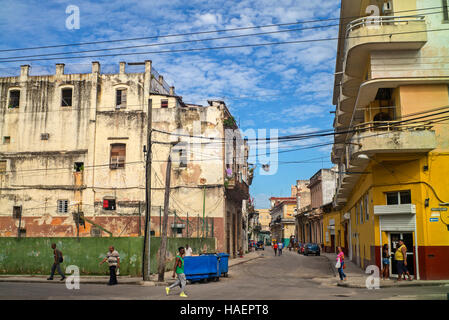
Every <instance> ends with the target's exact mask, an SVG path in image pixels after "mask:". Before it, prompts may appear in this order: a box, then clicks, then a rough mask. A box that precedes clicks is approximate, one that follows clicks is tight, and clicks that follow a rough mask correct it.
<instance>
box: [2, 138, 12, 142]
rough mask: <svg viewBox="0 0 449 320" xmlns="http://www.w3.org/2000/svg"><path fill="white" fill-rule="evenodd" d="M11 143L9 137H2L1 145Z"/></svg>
mask: <svg viewBox="0 0 449 320" xmlns="http://www.w3.org/2000/svg"><path fill="white" fill-rule="evenodd" d="M10 143H11V137H3V144H10Z"/></svg>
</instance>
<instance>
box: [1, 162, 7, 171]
mask: <svg viewBox="0 0 449 320" xmlns="http://www.w3.org/2000/svg"><path fill="white" fill-rule="evenodd" d="M5 172H6V160H0V173H5Z"/></svg>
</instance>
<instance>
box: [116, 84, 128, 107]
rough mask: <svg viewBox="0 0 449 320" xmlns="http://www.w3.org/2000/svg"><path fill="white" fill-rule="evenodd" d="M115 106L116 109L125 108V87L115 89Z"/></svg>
mask: <svg viewBox="0 0 449 320" xmlns="http://www.w3.org/2000/svg"><path fill="white" fill-rule="evenodd" d="M115 107H116V108H117V109H121V108H126V89H117V90H116V91H115Z"/></svg>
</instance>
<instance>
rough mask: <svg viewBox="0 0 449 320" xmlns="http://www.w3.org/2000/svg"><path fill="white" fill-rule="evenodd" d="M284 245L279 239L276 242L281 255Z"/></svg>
mask: <svg viewBox="0 0 449 320" xmlns="http://www.w3.org/2000/svg"><path fill="white" fill-rule="evenodd" d="M283 247H284V244H283V243H282V242H281V241H279V243H278V251H279V255H280V256H282V248H283Z"/></svg>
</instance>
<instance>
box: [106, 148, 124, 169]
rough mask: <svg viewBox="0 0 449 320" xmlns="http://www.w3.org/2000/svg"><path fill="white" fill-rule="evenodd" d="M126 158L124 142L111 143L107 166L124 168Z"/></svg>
mask: <svg viewBox="0 0 449 320" xmlns="http://www.w3.org/2000/svg"><path fill="white" fill-rule="evenodd" d="M125 159H126V144H124V143H115V144H111V158H110V163H109V167H110V168H111V169H117V168H124V167H125Z"/></svg>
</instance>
